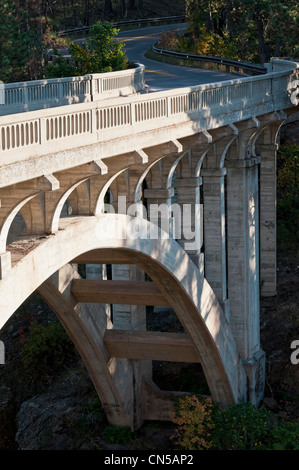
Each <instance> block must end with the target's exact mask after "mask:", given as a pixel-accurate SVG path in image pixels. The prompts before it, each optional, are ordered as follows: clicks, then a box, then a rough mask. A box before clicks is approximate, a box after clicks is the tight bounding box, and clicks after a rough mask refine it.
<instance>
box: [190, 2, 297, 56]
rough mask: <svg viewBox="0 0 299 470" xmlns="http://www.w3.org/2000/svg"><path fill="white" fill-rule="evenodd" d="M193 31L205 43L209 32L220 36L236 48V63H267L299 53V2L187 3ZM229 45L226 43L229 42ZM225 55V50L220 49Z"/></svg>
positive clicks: (194, 35) (192, 33)
mask: <svg viewBox="0 0 299 470" xmlns="http://www.w3.org/2000/svg"><path fill="white" fill-rule="evenodd" d="M186 15H187V18H188V20H189V21H190V28H189V32H190V34H191V36H192V38H193V40H194V43H196V42H198V40H199V41H200V42H201V41H204V38H205V35H206V33H208V36H207V38H208V39H209V37H210V36H209V35H210V34H212V37H213V34H214V33H216V34H217V35H218V36H220V37H222V38H223V39H225V36H226V35H228V38H229V42H230V43H231V44H232V45H233V46H234V51H233V52H234V57H231V55H230V56H226V55H225V54H226V50H225V48H224V49H223V53H220V54H218V53H217V55H222V56H223V57H230V58H233V59H236V60H242V61H244V60H245V61H246V60H247V61H252V62H261V63H264V62H267V61H268V60H269V58H270V57H271V56H275V57H278V56H294V57H296V55H298V53H299V47H298V44H299V28H298V25H299V14H298V2H297V1H296V0H289V1H288V2H285V1H284V0H234V1H228V2H226V1H224V0H211V1H209V2H202V1H199V0H186ZM225 42H226V41H225ZM220 52H221V49H220Z"/></svg>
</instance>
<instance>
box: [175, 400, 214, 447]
mask: <svg viewBox="0 0 299 470" xmlns="http://www.w3.org/2000/svg"><path fill="white" fill-rule="evenodd" d="M211 411H212V401H211V400H210V399H205V400H199V399H198V398H197V397H196V396H195V395H193V396H186V397H184V398H181V399H180V400H179V402H178V408H177V413H176V418H175V419H174V422H175V423H176V424H177V426H178V427H177V429H176V432H175V434H174V435H173V436H172V439H173V440H174V442H175V443H176V444H177V445H178V446H179V447H180V448H183V449H186V450H207V449H210V448H211V447H212V434H211V433H212V430H213V424H212V421H211Z"/></svg>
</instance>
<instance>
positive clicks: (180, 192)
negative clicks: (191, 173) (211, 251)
mask: <svg viewBox="0 0 299 470" xmlns="http://www.w3.org/2000/svg"><path fill="white" fill-rule="evenodd" d="M174 184H175V187H176V190H177V203H178V204H179V206H180V212H181V214H180V224H181V227H180V230H179V235H180V237H179V238H178V240H177V241H178V243H179V244H180V245H181V246H182V248H183V249H184V250H185V251H186V253H188V255H189V256H190V258H191V259H192V261H193V262H194V263H195V265H196V266H197V267H198V269H199V271H200V272H201V273H202V274H203V271H204V256H203V253H202V252H201V248H202V242H203V219H202V206H201V204H200V202H201V201H200V186H201V184H202V179H201V177H196V178H189V177H184V178H176V179H175V182H174Z"/></svg>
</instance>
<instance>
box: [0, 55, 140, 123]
mask: <svg viewBox="0 0 299 470" xmlns="http://www.w3.org/2000/svg"><path fill="white" fill-rule="evenodd" d="M144 86H145V83H144V65H141V64H138V66H137V67H135V68H133V69H127V70H122V71H118V72H110V73H98V74H92V75H84V76H82V77H68V78H53V79H46V80H34V81H31V82H19V83H8V84H5V85H2V87H1V88H2V90H1V101H0V115H1V116H3V115H6V114H15V113H21V112H24V111H33V110H37V109H43V108H52V107H56V106H64V105H69V104H74V103H85V102H90V101H96V100H101V99H104V98H112V97H117V96H122V95H126V94H132V93H137V92H140V91H142V90H143V89H144Z"/></svg>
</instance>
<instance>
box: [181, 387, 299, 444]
mask: <svg viewBox="0 0 299 470" xmlns="http://www.w3.org/2000/svg"><path fill="white" fill-rule="evenodd" d="M174 422H175V423H176V424H177V426H178V427H177V430H176V433H175V434H174V436H173V439H174V440H175V443H176V444H177V445H178V446H179V448H181V449H184V450H210V449H211V450H298V449H299V425H298V424H296V423H285V422H279V421H278V419H277V418H276V416H275V415H274V414H273V413H271V412H270V411H268V410H266V409H265V408H264V407H260V408H256V407H255V406H253V405H252V404H250V403H242V404H238V405H232V406H230V407H229V408H227V409H225V410H219V408H218V407H217V406H213V405H212V403H211V401H210V399H206V400H200V399H199V398H197V397H196V396H186V397H185V398H183V399H181V400H180V401H179V404H178V410H177V415H176V418H175V420H174Z"/></svg>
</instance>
